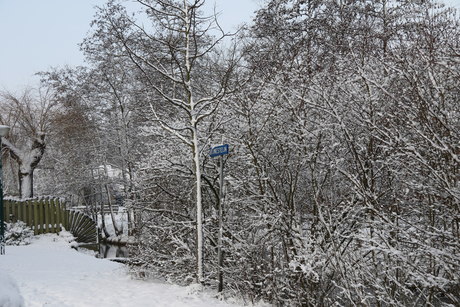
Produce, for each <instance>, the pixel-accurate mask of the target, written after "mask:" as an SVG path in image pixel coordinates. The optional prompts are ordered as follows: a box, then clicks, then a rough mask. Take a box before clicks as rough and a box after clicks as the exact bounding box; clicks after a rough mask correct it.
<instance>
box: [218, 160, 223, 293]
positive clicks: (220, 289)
mask: <svg viewBox="0 0 460 307" xmlns="http://www.w3.org/2000/svg"><path fill="white" fill-rule="evenodd" d="M219 192H220V193H219V237H218V243H217V245H218V248H217V264H218V269H217V279H218V281H219V286H218V289H217V291H218V292H222V289H223V278H222V264H223V256H222V232H223V229H222V228H223V224H222V202H223V200H224V156H223V155H221V156H220V191H219Z"/></svg>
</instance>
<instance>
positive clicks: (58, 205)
mask: <svg viewBox="0 0 460 307" xmlns="http://www.w3.org/2000/svg"><path fill="white" fill-rule="evenodd" d="M3 206H4V208H3V209H4V216H5V221H7V222H13V223H14V222H17V221H23V222H24V223H26V225H27V226H29V227H30V228H32V229H33V231H34V234H35V235H39V234H43V233H58V232H60V231H61V230H62V228H65V229H66V230H69V231H70V232H71V233H72V235H73V236H74V237H75V238H76V240H77V241H78V242H85V243H91V242H96V241H97V225H96V222H94V221H93V220H92V219H91V218H90V217H89V216H88V215H86V214H84V213H82V212H79V211H74V210H69V209H66V206H65V204H64V203H63V202H61V201H60V200H59V199H53V198H42V199H30V200H25V201H17V200H8V199H5V200H4V202H3Z"/></svg>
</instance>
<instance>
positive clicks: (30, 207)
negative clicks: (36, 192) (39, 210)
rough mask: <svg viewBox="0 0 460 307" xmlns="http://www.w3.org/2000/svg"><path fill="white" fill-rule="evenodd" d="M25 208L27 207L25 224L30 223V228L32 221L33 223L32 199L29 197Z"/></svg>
mask: <svg viewBox="0 0 460 307" xmlns="http://www.w3.org/2000/svg"><path fill="white" fill-rule="evenodd" d="M27 208H28V213H29V214H28V215H27V225H30V228H32V226H33V223H34V210H33V207H32V199H29V200H28V201H27Z"/></svg>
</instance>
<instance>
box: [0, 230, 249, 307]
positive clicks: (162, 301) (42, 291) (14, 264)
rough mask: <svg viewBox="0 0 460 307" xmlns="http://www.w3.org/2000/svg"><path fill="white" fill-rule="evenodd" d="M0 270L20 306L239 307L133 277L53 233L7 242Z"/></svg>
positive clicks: (0, 261) (182, 289) (183, 288)
mask: <svg viewBox="0 0 460 307" xmlns="http://www.w3.org/2000/svg"><path fill="white" fill-rule="evenodd" d="M0 270H3V271H5V272H7V273H8V274H9V275H10V276H11V277H13V279H15V280H16V281H17V284H18V286H19V289H20V292H21V294H22V296H23V298H24V300H25V306H31V307H36V306H40V307H41V306H47V307H66V306H85V307H87V306H97V307H105V306H110V307H118V306H119V307H125V306H126V307H128V306H136V307H142V306H155V307H163V306H165V307H166V306H168V307H186V306H187V307H211V306H212V307H224V306H225V307H237V306H242V305H230V304H227V303H226V302H222V301H219V300H217V299H215V298H212V297H210V296H208V295H207V294H197V293H189V292H190V288H185V287H179V286H172V285H169V284H165V283H154V282H146V281H140V280H133V279H131V278H130V277H129V275H128V274H126V272H125V269H124V268H123V267H122V265H121V264H119V263H115V262H111V261H109V260H106V259H97V258H95V257H94V256H91V255H87V254H83V253H80V252H77V251H75V250H74V249H71V248H70V245H69V243H67V242H66V240H65V239H64V238H61V237H58V236H56V235H44V236H40V237H39V239H38V240H36V241H34V243H33V244H31V245H27V246H7V247H6V255H0ZM0 276H2V275H0ZM0 283H1V280H0ZM3 294H4V293H3ZM1 296H2V290H1V289H0V297H1Z"/></svg>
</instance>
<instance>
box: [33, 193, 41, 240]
mask: <svg viewBox="0 0 460 307" xmlns="http://www.w3.org/2000/svg"><path fill="white" fill-rule="evenodd" d="M32 208H33V210H32V211H33V212H34V235H38V222H39V216H40V209H39V208H38V204H37V200H36V199H34V200H32Z"/></svg>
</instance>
